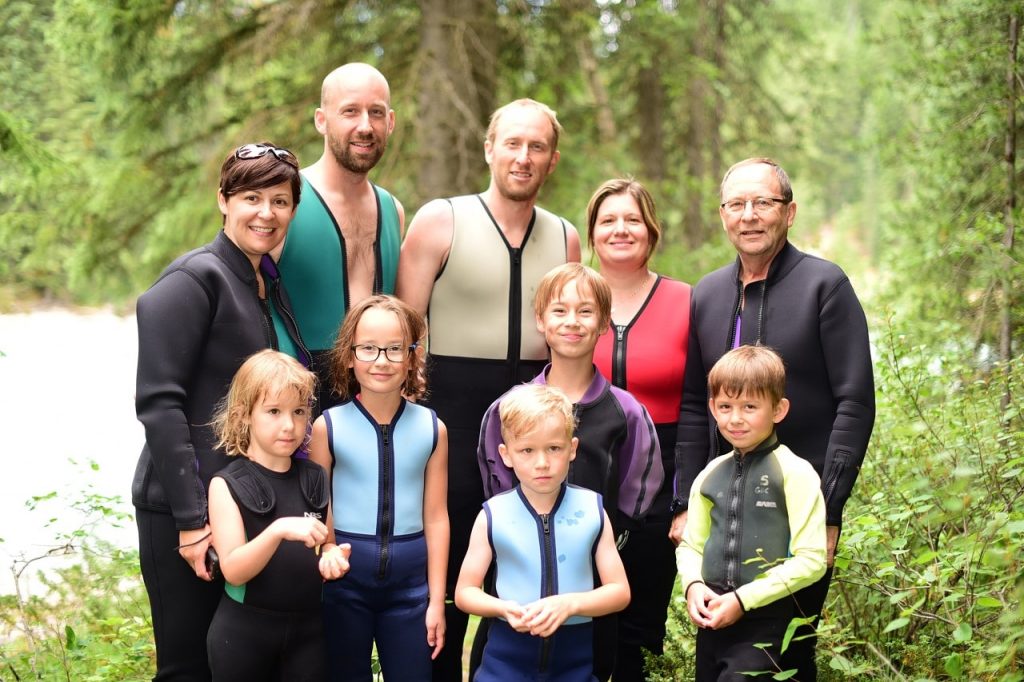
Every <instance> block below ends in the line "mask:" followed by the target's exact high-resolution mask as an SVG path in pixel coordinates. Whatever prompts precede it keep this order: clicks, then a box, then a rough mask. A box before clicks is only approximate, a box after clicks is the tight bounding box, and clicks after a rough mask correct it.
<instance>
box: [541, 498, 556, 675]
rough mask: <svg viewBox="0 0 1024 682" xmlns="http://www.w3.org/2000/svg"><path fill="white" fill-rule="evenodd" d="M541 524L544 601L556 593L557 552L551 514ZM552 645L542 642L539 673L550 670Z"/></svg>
mask: <svg viewBox="0 0 1024 682" xmlns="http://www.w3.org/2000/svg"><path fill="white" fill-rule="evenodd" d="M540 522H541V525H542V526H543V527H544V569H543V570H544V584H543V585H542V588H541V598H542V599H543V598H544V597H550V596H551V595H553V594H554V593H555V552H554V547H553V545H552V539H551V514H541V515H540ZM551 644H552V642H551V637H545V638H544V639H543V640H542V641H541V645H540V662H539V664H538V672H541V673H543V672H545V671H546V670H547V669H548V662H549V661H550V659H551Z"/></svg>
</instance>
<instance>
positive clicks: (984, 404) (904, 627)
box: [648, 321, 1024, 682]
mask: <svg viewBox="0 0 1024 682" xmlns="http://www.w3.org/2000/svg"><path fill="white" fill-rule="evenodd" d="M911 327H912V325H911ZM903 331H906V333H902V332H903ZM884 335H885V338H883V339H881V341H880V343H879V348H878V351H879V354H880V357H879V358H878V361H877V362H876V364H875V379H876V383H877V389H876V395H877V400H878V419H877V421H876V424H875V430H874V437H873V439H872V445H871V448H870V450H869V452H868V456H867V458H866V460H865V463H864V468H863V470H862V471H861V474H860V479H859V481H858V483H857V487H856V488H855V490H854V497H853V498H852V499H851V500H850V502H849V504H847V507H846V518H845V524H844V528H843V534H842V536H841V538H840V545H839V551H838V555H837V558H836V570H835V574H834V577H833V580H832V588H831V590H830V592H829V601H828V604H827V605H826V609H825V613H824V614H823V620H822V624H821V627H819V630H818V632H819V643H818V668H819V680H822V681H829V680H841V679H881V680H888V679H895V680H933V679H952V680H992V681H999V682H1013V681H1018V680H1024V610H1022V608H1021V593H1022V591H1024V558H1022V557H1024V504H1022V497H1024V448H1022V445H1024V429H1022V414H1021V400H1020V398H1019V397H1018V396H1020V395H1021V392H1022V391H1024V359H1022V358H1017V359H1016V360H1014V361H1013V362H1012V363H1011V364H1010V365H1009V366H1003V365H999V364H996V363H993V362H989V361H988V354H987V353H986V350H985V349H984V348H981V349H980V350H979V349H977V348H974V347H961V346H959V345H957V344H956V343H953V342H952V341H950V342H947V343H946V344H945V345H936V344H931V345H927V344H924V343H922V342H921V340H922V335H921V334H918V333H916V331H915V330H914V329H912V328H908V329H907V330H898V329H896V328H894V327H893V323H892V322H891V321H890V323H889V327H888V329H887V330H886V331H885V332H884ZM1005 396H1009V400H1008V403H1007V404H1008V406H1007V407H1005V408H1004V407H1002V402H1003V401H1004V400H1005ZM693 632H694V628H693V626H692V624H690V622H689V619H688V618H687V616H686V612H685V605H684V604H682V602H681V601H680V602H679V603H677V604H675V605H674V607H673V609H672V610H671V613H670V623H669V636H668V640H667V641H666V655H665V657H664V658H656V657H652V658H650V659H649V660H648V669H649V670H652V671H653V676H652V679H654V680H659V681H668V680H689V679H693V672H692V670H693V653H694V643H693V642H694V640H693ZM785 675H786V673H785V672H782V673H779V674H777V675H775V676H773V677H772V678H771V679H785Z"/></svg>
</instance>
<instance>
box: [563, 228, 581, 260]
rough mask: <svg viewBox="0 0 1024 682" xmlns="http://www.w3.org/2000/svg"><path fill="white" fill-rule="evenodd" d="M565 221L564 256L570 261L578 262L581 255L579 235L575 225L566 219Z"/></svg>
mask: <svg viewBox="0 0 1024 682" xmlns="http://www.w3.org/2000/svg"><path fill="white" fill-rule="evenodd" d="M564 222H565V257H566V259H567V260H568V261H569V262H570V263H579V262H580V259H581V258H582V257H583V254H582V251H581V247H580V235H579V232H577V231H576V228H575V226H573V224H572V223H570V222H569V221H568V220H566V221H564Z"/></svg>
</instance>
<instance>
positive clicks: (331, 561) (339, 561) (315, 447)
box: [309, 416, 352, 580]
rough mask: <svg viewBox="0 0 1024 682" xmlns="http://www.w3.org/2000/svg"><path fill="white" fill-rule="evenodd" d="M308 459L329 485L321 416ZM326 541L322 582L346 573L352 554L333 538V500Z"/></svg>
mask: <svg viewBox="0 0 1024 682" xmlns="http://www.w3.org/2000/svg"><path fill="white" fill-rule="evenodd" d="M309 459H310V461H312V462H316V463H317V464H319V465H320V466H321V467H322V468H323V470H324V471H325V472H326V473H327V484H328V485H330V484H331V475H332V472H333V470H334V462H333V460H332V459H331V451H330V448H329V446H328V444H327V419H326V418H325V417H323V416H320V417H317V420H316V421H315V422H313V437H312V440H311V441H310V443H309ZM324 523H325V524H326V526H327V539H326V540H325V541H324V545H323V547H322V548H321V549H320V552H321V553H320V575H321V576H323V578H324V580H337V579H338V578H342V577H344V576H345V574H346V573H348V570H349V562H348V559H349V556H350V555H351V554H352V545H350V544H348V543H347V542H346V543H344V544H342V545H338V544H337V542H338V541H337V538H335V536H334V500H333V499H330V500H329V501H328V502H327V520H326V521H324Z"/></svg>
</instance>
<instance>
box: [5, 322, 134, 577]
mask: <svg viewBox="0 0 1024 682" xmlns="http://www.w3.org/2000/svg"><path fill="white" fill-rule="evenodd" d="M0 354H2V355H0V415H2V416H0V424H2V425H3V431H4V440H5V442H6V443H7V445H6V446H5V447H4V448H3V450H2V454H3V459H4V463H5V465H6V467H7V471H6V474H5V475H3V476H0V519H2V522H0V538H2V542H0V594H9V593H11V592H12V591H13V587H14V581H13V574H12V571H11V570H10V569H11V567H12V566H15V565H16V564H17V562H19V561H20V560H24V559H29V558H33V557H38V556H42V555H44V554H46V552H47V551H48V550H50V549H52V548H53V547H54V546H55V545H57V544H59V542H60V541H59V537H60V535H61V534H62V533H68V532H70V531H73V530H74V529H76V528H78V527H80V526H81V524H82V522H83V519H84V517H83V514H82V513H80V512H78V511H76V510H75V509H73V508H71V507H70V505H71V504H72V503H73V502H74V501H76V500H82V499H84V497H85V496H86V495H88V494H95V495H102V496H119V497H120V500H118V501H115V504H114V507H115V508H116V509H118V510H120V511H124V512H128V513H131V511H132V507H131V504H130V496H131V495H130V487H131V478H132V474H133V472H134V470H135V462H136V460H137V458H138V454H139V450H140V448H141V447H142V442H143V431H142V426H141V425H140V424H139V422H138V421H137V420H136V419H135V404H134V399H133V396H134V392H135V361H136V356H137V339H136V332H135V318H134V316H127V317H122V316H118V315H115V314H114V313H113V312H110V311H109V310H89V311H73V310H67V309H47V310H37V311H33V312H30V313H21V314H8V315H0ZM50 492H56V493H57V496H56V497H55V498H53V499H49V500H44V501H41V502H40V503H39V505H38V508H37V509H35V510H30V509H29V508H28V507H27V506H26V501H28V500H29V499H30V498H32V497H33V496H43V495H46V494H48V493H50ZM95 532H96V534H97V535H98V536H99V537H102V538H104V539H107V540H110V541H112V542H114V543H116V544H117V545H120V546H123V547H133V546H134V545H135V543H136V532H135V524H134V522H133V521H131V520H129V521H128V522H126V523H124V524H122V525H121V526H120V527H117V526H116V525H115V524H114V523H112V522H111V521H109V520H106V521H103V522H102V523H101V524H100V525H99V526H98V527H97V528H96V529H95ZM60 561H62V560H61V559H56V558H46V559H43V560H41V561H38V562H35V563H34V564H33V567H34V568H38V569H40V570H47V569H52V568H53V567H54V566H56V565H58V564H59V562H60ZM29 573H31V572H26V575H25V576H24V577H23V578H22V586H23V588H25V589H27V590H29V591H36V589H35V587H36V586H35V585H34V581H35V578H34V577H33V576H32V575H29Z"/></svg>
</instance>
